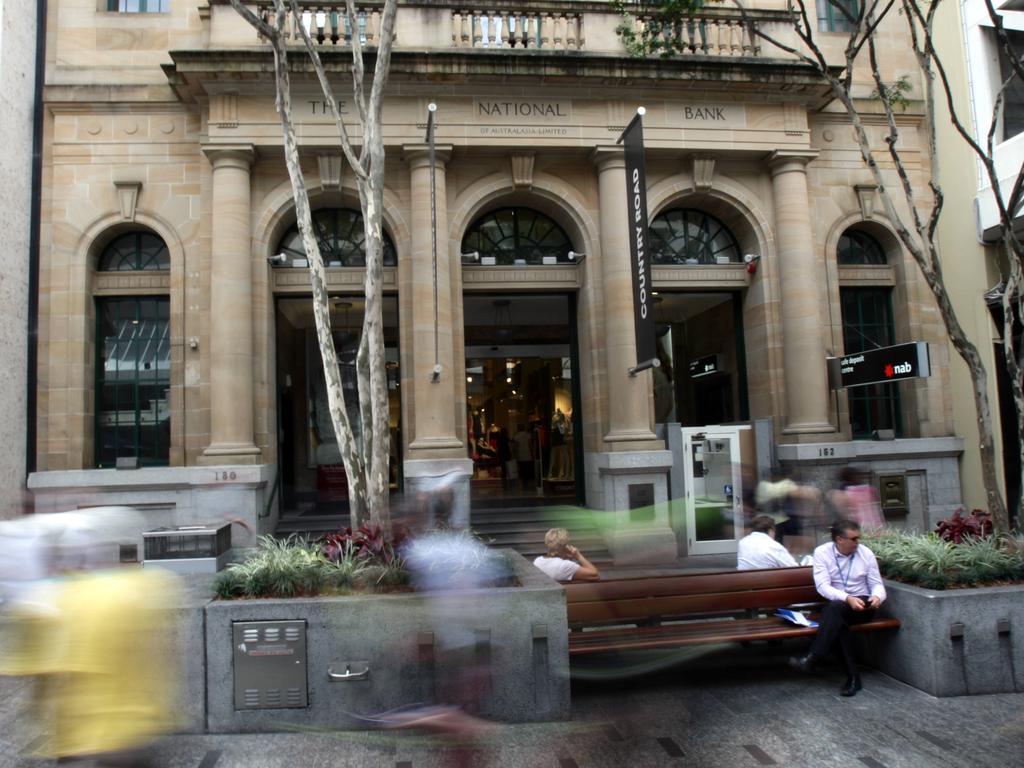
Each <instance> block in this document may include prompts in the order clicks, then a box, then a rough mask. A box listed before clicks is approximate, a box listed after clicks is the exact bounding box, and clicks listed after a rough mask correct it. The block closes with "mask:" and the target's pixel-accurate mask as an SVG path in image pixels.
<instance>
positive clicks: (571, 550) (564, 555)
mask: <svg viewBox="0 0 1024 768" xmlns="http://www.w3.org/2000/svg"><path fill="white" fill-rule="evenodd" d="M544 546H545V547H547V549H548V553H547V555H541V556H540V557H538V558H537V559H536V560H534V561H533V564H534V565H535V566H537V567H538V568H540V569H541V570H542V571H544V573H546V574H547V575H548V576H550V577H551V578H552V579H554V580H555V581H597V580H598V579H600V578H601V574H600V573H598V570H597V568H596V567H595V566H594V564H593V563H591V562H590V561H589V560H587V558H585V557H584V556H583V553H582V552H580V551H579V550H578V549H576V547H574V546H572V545H571V544H570V543H569V532H568V531H567V530H565V528H552V529H551V530H550V531H548V532H547V533H546V534H544Z"/></svg>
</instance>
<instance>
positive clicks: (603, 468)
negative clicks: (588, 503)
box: [587, 450, 678, 565]
mask: <svg viewBox="0 0 1024 768" xmlns="http://www.w3.org/2000/svg"><path fill="white" fill-rule="evenodd" d="M671 467H672V452H671V451H664V450H662V451H622V452H616V453H595V454H591V455H590V456H588V457H587V475H588V480H589V479H590V478H593V479H594V480H596V482H597V485H598V486H599V494H600V495H599V499H600V502H599V505H598V504H595V505H594V506H596V507H597V508H603V509H605V510H607V513H606V521H607V525H606V526H604V530H603V531H602V532H603V533H604V537H605V542H606V543H607V545H608V549H609V551H610V552H611V553H612V557H613V558H614V560H615V564H616V565H635V564H640V563H644V564H656V563H670V562H673V561H674V560H675V559H676V556H677V554H678V552H677V549H676V541H675V535H674V534H673V533H672V528H671V525H670V522H669V510H668V473H669V470H670V469H671ZM588 485H589V483H588ZM588 498H589V494H588ZM631 507H635V508H631Z"/></svg>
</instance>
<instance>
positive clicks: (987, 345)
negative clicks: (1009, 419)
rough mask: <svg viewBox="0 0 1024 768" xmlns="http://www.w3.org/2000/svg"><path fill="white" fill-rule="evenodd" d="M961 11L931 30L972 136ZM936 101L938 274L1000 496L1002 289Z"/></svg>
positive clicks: (975, 459)
mask: <svg viewBox="0 0 1024 768" xmlns="http://www.w3.org/2000/svg"><path fill="white" fill-rule="evenodd" d="M960 10H961V8H960V5H959V4H957V3H954V4H949V5H943V6H941V7H940V9H939V13H938V16H937V18H936V24H935V38H936V48H937V49H938V50H939V51H940V54H941V56H942V61H943V64H944V65H945V69H946V74H947V76H948V77H949V80H950V85H951V87H952V90H953V94H954V97H955V100H956V101H955V104H956V109H957V111H958V113H959V116H960V120H961V121H962V122H963V123H964V125H965V126H966V127H967V128H968V130H970V129H971V127H972V125H973V114H972V111H971V103H970V91H969V84H968V72H967V68H966V61H967V57H966V51H965V49H964V24H963V21H962V18H961V14H960ZM939 101H940V103H939V104H938V105H937V109H936V125H937V139H938V164H939V184H940V185H941V187H942V191H943V195H944V197H945V209H944V213H943V216H942V218H941V219H940V220H939V228H938V237H939V243H940V244H941V251H940V253H941V257H942V271H943V276H944V277H945V283H946V286H947V288H948V289H949V293H950V300H951V301H952V303H953V308H954V309H955V310H956V314H957V317H958V318H959V320H960V324H961V325H962V326H963V328H964V331H965V333H966V334H967V338H968V339H970V340H971V341H972V342H973V343H974V345H975V346H976V347H977V348H978V353H979V354H980V355H981V359H982V362H983V363H984V365H985V368H986V370H987V371H989V372H990V375H989V377H988V387H987V392H988V399H989V410H990V412H991V414H992V432H993V438H994V440H995V455H996V471H997V473H998V475H999V478H1000V484H1001V485H1002V488H1003V492H1004V493H1005V485H1004V484H1003V483H1004V480H1003V464H1002V460H1001V457H1002V451H1003V441H1002V436H1001V433H1000V427H999V424H1000V422H999V398H998V394H997V392H996V381H995V376H994V375H992V373H991V372H993V371H995V364H996V363H995V357H994V355H993V342H994V341H996V340H997V339H998V331H997V330H996V328H995V326H994V324H993V322H992V319H991V316H990V315H989V312H988V309H987V307H986V306H985V301H984V299H983V294H984V293H985V291H987V290H988V289H989V288H992V287H993V286H994V285H996V283H998V282H999V279H1000V278H999V270H998V267H997V264H996V261H995V257H994V253H993V250H992V248H991V247H986V246H985V245H983V244H982V243H981V242H980V241H979V239H978V230H977V226H976V218H975V197H976V195H977V190H978V186H979V185H978V184H977V183H976V182H977V180H978V179H979V176H978V173H979V171H978V163H977V159H976V156H975V154H974V153H973V152H972V151H971V149H970V148H969V147H968V146H967V144H966V143H965V142H964V140H963V139H962V138H961V137H960V135H959V134H957V133H956V131H955V129H954V128H953V125H952V123H951V122H950V120H949V112H948V109H947V106H946V104H945V101H944V100H941V99H940V100H939ZM986 130H987V123H986ZM949 357H950V366H949V377H950V394H951V399H952V403H953V413H954V425H955V429H956V433H957V434H958V435H961V436H962V437H963V438H964V453H963V455H962V456H961V458H960V468H961V472H960V474H961V484H962V485H963V492H964V505H965V506H966V507H967V508H968V509H974V508H980V509H986V508H987V506H988V505H987V501H986V496H985V488H984V484H983V483H982V476H981V456H980V453H979V451H978V420H977V419H978V417H977V410H976V409H975V405H974V385H973V382H972V380H971V376H970V373H969V371H968V369H967V365H966V364H965V363H964V362H963V360H962V359H961V357H960V356H959V354H957V353H956V351H955V350H954V349H952V347H951V346H950V348H949Z"/></svg>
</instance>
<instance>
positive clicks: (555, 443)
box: [548, 408, 569, 480]
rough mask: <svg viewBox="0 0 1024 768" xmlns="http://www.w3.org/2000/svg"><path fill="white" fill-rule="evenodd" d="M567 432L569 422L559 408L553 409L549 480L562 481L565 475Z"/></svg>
mask: <svg viewBox="0 0 1024 768" xmlns="http://www.w3.org/2000/svg"><path fill="white" fill-rule="evenodd" d="M568 432H569V420H568V419H567V418H566V417H565V414H564V413H562V409H561V408H555V413H554V415H553V416H552V417H551V466H550V467H549V471H548V477H549V478H550V479H551V480H562V479H564V478H565V477H566V476H567V475H566V472H567V471H568V470H569V466H568V454H569V452H568V450H567V446H566V434H567V433H568Z"/></svg>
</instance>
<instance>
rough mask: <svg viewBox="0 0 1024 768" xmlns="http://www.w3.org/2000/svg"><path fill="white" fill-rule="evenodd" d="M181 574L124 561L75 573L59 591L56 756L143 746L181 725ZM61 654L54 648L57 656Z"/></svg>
mask: <svg viewBox="0 0 1024 768" xmlns="http://www.w3.org/2000/svg"><path fill="white" fill-rule="evenodd" d="M177 590H178V586H177V579H176V577H174V576H173V575H172V574H170V573H167V572H166V571H160V570H144V569H142V568H139V567H123V568H117V569H114V570H107V571H94V572H87V573H82V574H79V575H75V576H70V577H68V578H67V579H66V580H65V582H64V587H63V589H62V590H61V592H60V595H59V597H58V599H57V607H58V621H59V625H60V629H59V631H58V632H56V633H55V634H54V636H53V637H52V638H51V641H52V642H54V643H57V644H58V647H57V648H56V649H55V650H56V654H55V655H56V656H58V657H59V660H57V661H56V665H55V666H56V669H57V672H58V678H57V679H56V680H55V681H54V683H55V684H54V685H53V687H52V689H51V693H52V696H53V698H54V700H53V709H52V711H53V716H54V722H53V731H54V733H53V737H54V738H53V745H52V750H50V753H51V754H52V755H53V756H56V757H66V756H72V755H91V754H96V753H101V752H117V751H121V750H127V749H134V748H137V747H142V746H145V745H146V744H148V743H149V742H151V741H152V740H153V739H155V738H157V737H159V736H161V735H163V734H166V733H168V732H169V731H170V730H171V729H172V728H173V727H174V718H173V706H174V697H175V681H176V672H177V665H176V661H177V654H176V653H175V649H174V647H173V643H172V641H171V640H172V638H173V637H174V635H175V633H174V631H173V627H172V626H171V625H170V623H169V621H168V617H167V613H166V609H167V608H168V607H169V606H170V605H172V604H173V601H174V598H175V596H176V594H177ZM52 658H53V655H51V659H52Z"/></svg>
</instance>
